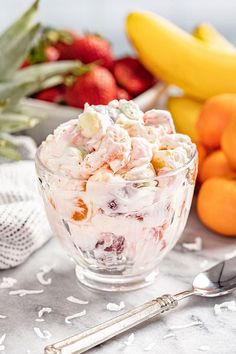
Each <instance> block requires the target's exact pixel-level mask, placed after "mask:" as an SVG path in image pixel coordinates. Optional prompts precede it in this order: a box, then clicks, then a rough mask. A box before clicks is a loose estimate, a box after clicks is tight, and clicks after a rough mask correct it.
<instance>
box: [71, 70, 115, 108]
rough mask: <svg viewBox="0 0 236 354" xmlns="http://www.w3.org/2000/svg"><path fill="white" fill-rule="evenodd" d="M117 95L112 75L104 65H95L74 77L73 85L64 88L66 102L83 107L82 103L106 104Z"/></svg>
mask: <svg viewBox="0 0 236 354" xmlns="http://www.w3.org/2000/svg"><path fill="white" fill-rule="evenodd" d="M116 97H117V87H116V82H115V79H114V77H113V75H112V74H111V73H110V71H109V70H107V69H106V68H104V67H101V66H96V67H93V68H91V69H90V71H89V72H87V73H85V74H83V75H81V76H79V77H78V78H76V80H75V82H74V84H73V85H71V86H69V87H67V88H66V93H65V100H66V103H67V104H69V105H71V106H74V107H79V108H83V107H84V104H85V103H86V102H88V103H89V104H105V105H106V104H108V103H109V102H110V101H112V100H113V99H115V98H116Z"/></svg>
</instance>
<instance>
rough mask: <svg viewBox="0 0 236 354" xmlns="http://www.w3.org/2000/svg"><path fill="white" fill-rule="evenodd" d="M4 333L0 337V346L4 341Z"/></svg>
mask: <svg viewBox="0 0 236 354" xmlns="http://www.w3.org/2000/svg"><path fill="white" fill-rule="evenodd" d="M6 335H7V334H6V333H4V334H3V335H2V336H1V337H0V344H3V342H4V340H5V339H6Z"/></svg>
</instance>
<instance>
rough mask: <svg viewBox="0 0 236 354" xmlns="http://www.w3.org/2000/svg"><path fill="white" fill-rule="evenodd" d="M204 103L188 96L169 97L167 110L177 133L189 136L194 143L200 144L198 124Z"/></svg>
mask: <svg viewBox="0 0 236 354" xmlns="http://www.w3.org/2000/svg"><path fill="white" fill-rule="evenodd" d="M202 106H203V103H201V102H199V101H196V100H194V99H192V98H190V97H187V96H180V97H174V96H173V97H169V99H168V102H167V109H168V111H170V113H171V115H172V117H173V120H174V123H175V127H176V130H177V132H179V133H182V134H187V135H189V136H190V138H191V139H192V141H193V142H195V143H196V142H198V141H199V137H198V134H197V131H196V123H197V119H198V116H199V113H200V111H201V109H202Z"/></svg>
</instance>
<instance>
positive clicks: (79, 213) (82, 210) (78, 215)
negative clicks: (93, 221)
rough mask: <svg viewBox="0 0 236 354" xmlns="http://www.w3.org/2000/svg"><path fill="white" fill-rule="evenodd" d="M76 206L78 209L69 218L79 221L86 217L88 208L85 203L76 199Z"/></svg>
mask: <svg viewBox="0 0 236 354" xmlns="http://www.w3.org/2000/svg"><path fill="white" fill-rule="evenodd" d="M76 206H77V207H78V209H77V210H75V211H74V213H73V215H72V217H71V218H72V219H73V220H75V221H81V220H84V219H86V217H87V215H88V207H87V205H86V204H85V202H84V201H83V200H82V199H81V198H78V199H77V200H76Z"/></svg>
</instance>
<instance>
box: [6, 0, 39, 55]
mask: <svg viewBox="0 0 236 354" xmlns="http://www.w3.org/2000/svg"><path fill="white" fill-rule="evenodd" d="M38 4H39V0H36V1H34V3H33V4H32V5H31V7H30V8H29V9H27V10H26V12H25V13H24V14H23V15H21V16H20V17H19V18H18V19H17V20H16V21H15V22H14V23H13V24H12V25H11V26H10V27H8V29H7V30H6V31H5V32H3V33H2V34H1V35H0V48H6V47H7V46H8V45H9V43H11V41H14V40H15V39H16V37H17V36H18V35H20V33H22V32H23V31H27V30H28V28H29V27H30V26H31V23H32V19H33V18H34V16H35V14H36V12H37V9H38Z"/></svg>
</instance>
